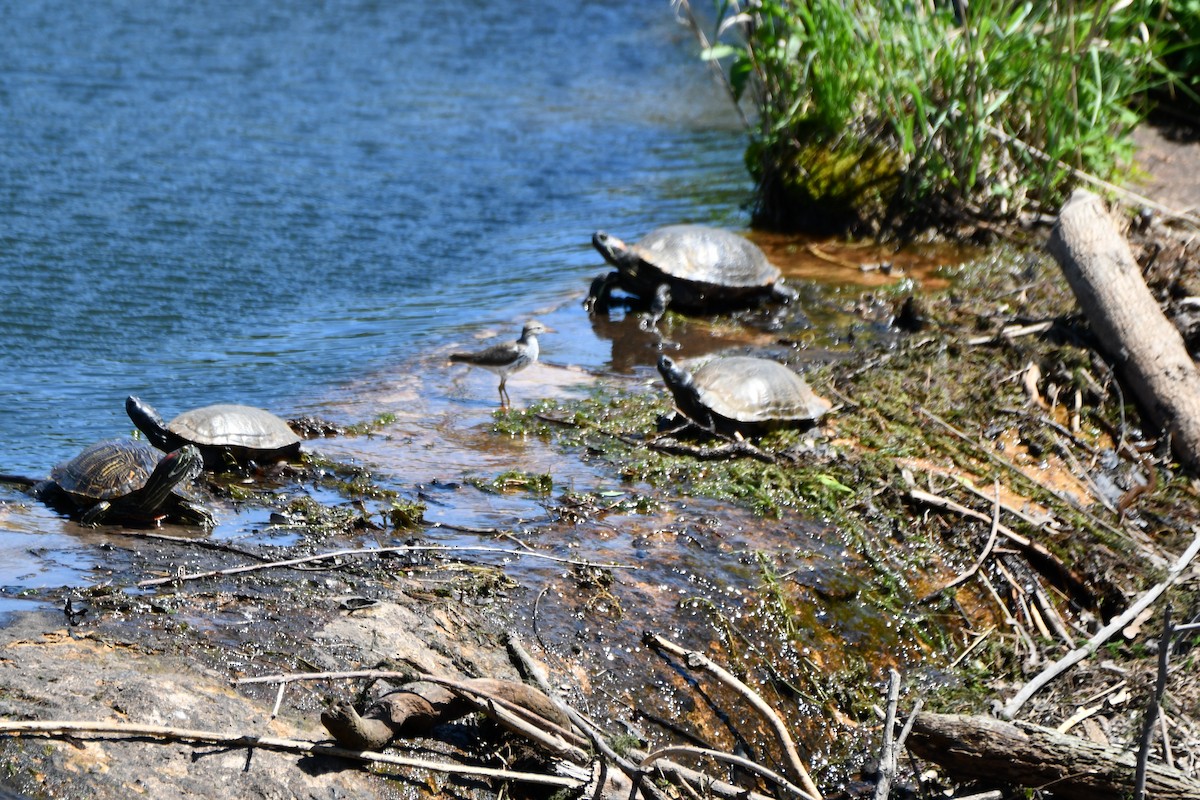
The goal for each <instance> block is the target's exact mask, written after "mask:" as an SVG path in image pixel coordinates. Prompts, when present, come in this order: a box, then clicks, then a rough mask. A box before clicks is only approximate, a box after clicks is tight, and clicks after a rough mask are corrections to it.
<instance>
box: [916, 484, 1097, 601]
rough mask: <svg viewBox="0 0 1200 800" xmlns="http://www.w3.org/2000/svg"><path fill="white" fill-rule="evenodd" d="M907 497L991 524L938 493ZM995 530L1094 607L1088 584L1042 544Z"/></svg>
mask: <svg viewBox="0 0 1200 800" xmlns="http://www.w3.org/2000/svg"><path fill="white" fill-rule="evenodd" d="M908 496H909V497H910V498H911V499H913V500H915V501H917V502H918V503H926V504H927V505H931V506H935V507H937V508H943V509H946V510H947V511H953V512H954V513H956V514H961V515H962V516H964V517H971V518H972V519H977V520H980V521H981V522H990V519H989V517H988V516H987V515H986V514H983V513H981V512H979V511H976V510H975V509H973V508H968V507H967V506H964V505H960V504H959V503H956V502H954V501H953V500H951V499H949V498H947V497H942V496H941V495H939V494H933V493H932V492H926V491H924V490H922V489H915V488H914V489H909V490H908ZM995 527H996V531H997V532H998V533H1000V534H1001V535H1003V536H1004V537H1005V538H1006V539H1008V540H1009V541H1011V542H1013V543H1014V544H1016V545H1017V546H1018V547H1020V548H1021V551H1022V552H1023V553H1024V554H1025V557H1026V558H1028V559H1030V560H1031V561H1032V562H1034V563H1041V564H1047V565H1050V566H1052V567H1053V569H1054V575H1051V576H1049V577H1052V578H1056V579H1057V580H1058V581H1059V582H1061V583H1063V584H1064V585H1065V586H1066V588H1067V589H1068V590H1070V592H1071V595H1072V596H1073V597H1075V598H1076V599H1078V600H1079V601H1080V602H1081V604H1082V605H1085V606H1088V607H1094V606H1095V598H1094V597H1093V595H1092V591H1091V589H1090V588H1088V585H1087V584H1086V583H1085V582H1084V581H1083V580H1081V579H1080V578H1079V577H1078V576H1077V575H1075V573H1074V572H1072V571H1071V569H1070V568H1069V567H1067V565H1066V564H1064V563H1063V562H1062V560H1061V559H1059V558H1058V557H1057V556H1055V555H1054V554H1053V553H1051V552H1050V551H1049V550H1047V549H1046V548H1045V547H1044V546H1042V545H1041V544H1039V543H1037V542H1035V541H1033V540H1032V539H1029V538H1026V537H1025V536H1022V535H1021V534H1019V533H1017V532H1016V531H1014V530H1012V529H1011V528H1009V527H1007V526H1005V525H999V524H998V525H996V526H995ZM1041 571H1042V572H1043V573H1044V572H1045V570H1041Z"/></svg>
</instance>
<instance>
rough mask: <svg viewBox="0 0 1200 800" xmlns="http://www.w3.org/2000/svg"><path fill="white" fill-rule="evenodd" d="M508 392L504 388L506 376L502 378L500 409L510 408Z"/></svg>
mask: <svg viewBox="0 0 1200 800" xmlns="http://www.w3.org/2000/svg"><path fill="white" fill-rule="evenodd" d="M508 400H509V397H508V392H507V391H506V390H505V389H504V378H501V379H500V410H501V411H507V410H508Z"/></svg>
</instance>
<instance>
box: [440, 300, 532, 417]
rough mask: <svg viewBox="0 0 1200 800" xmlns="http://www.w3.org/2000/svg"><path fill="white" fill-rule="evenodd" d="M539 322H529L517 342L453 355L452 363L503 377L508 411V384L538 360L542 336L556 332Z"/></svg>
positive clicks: (502, 403)
mask: <svg viewBox="0 0 1200 800" xmlns="http://www.w3.org/2000/svg"><path fill="white" fill-rule="evenodd" d="M553 332H554V331H552V330H551V329H550V328H547V327H546V326H545V325H543V324H542V323H540V322H538V321H537V320H536V319H531V320H529V322H526V323H525V327H524V328H522V329H521V338H520V339H517V340H516V341H515V342H505V343H504V344H498V345H494V346H492V347H489V348H487V349H485V350H479V351H478V352H475V353H451V354H450V360H451V361H453V362H455V363H459V364H470V365H471V366H474V367H483V368H484V369H487V370H491V371H492V372H494V373H496V374H497V375H499V376H500V407H501V408H508V402H509V396H508V390H507V389H505V388H504V382H505V381H506V380H508V376H509V375H512V374H513V373H514V372H520V371H521V370H523V369H525V368H526V367H528V366H529V365H530V364H532V363H533V362H535V361H537V359H538V341H537V337H538V334H541V333H553Z"/></svg>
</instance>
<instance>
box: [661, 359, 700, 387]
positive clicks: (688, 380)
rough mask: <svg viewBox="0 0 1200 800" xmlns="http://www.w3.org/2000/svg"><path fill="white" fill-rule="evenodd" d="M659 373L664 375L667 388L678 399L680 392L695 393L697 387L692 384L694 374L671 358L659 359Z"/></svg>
mask: <svg viewBox="0 0 1200 800" xmlns="http://www.w3.org/2000/svg"><path fill="white" fill-rule="evenodd" d="M658 373H659V374H660V375H662V377H663V381H665V382H666V384H667V388H668V389H670V390H671V393H672V394H674V395H675V396H676V397H678V396H679V393H680V392H683V393H686V394H694V393H695V391H696V387H695V384H693V383H692V373H690V372H688V371H687V370H686V369H684V368H683V367H681V366H679V365H678V364H676V363H675V362H674V361H673V360H672V359H671V357H670V356H659V357H658Z"/></svg>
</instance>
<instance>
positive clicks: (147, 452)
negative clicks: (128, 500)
mask: <svg viewBox="0 0 1200 800" xmlns="http://www.w3.org/2000/svg"><path fill="white" fill-rule="evenodd" d="M162 455H163V454H162V453H161V452H159V451H158V450H155V449H154V448H153V447H151V446H150V445H149V444H147V443H145V442H139V441H135V440H133V439H109V440H106V441H103V442H97V443H96V444H93V445H91V446H90V447H87V448H85V449H84V450H83V452H81V453H80V454H79V455H77V456H75V457H74V458H72V459H70V460H69V461H64V462H63V463H61V464H59V465H57V466H56V467H54V469H52V470H51V471H50V480H52V481H54V483H55V484H57V485H58V487H59V488H60V489H62V490H63V491H64V492H68V493H70V494H73V495H76V496H77V497H79V498H82V499H84V500H115V499H117V498H119V497H125V496H126V495H130V494H133V493H134V492H136V491H138V490H139V489H141V488H142V487H143V486H145V485H146V480H147V479H148V478H149V477H150V474H151V473H152V472H154V468H155V467H156V466H158V461H159V459H161V458H162Z"/></svg>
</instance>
